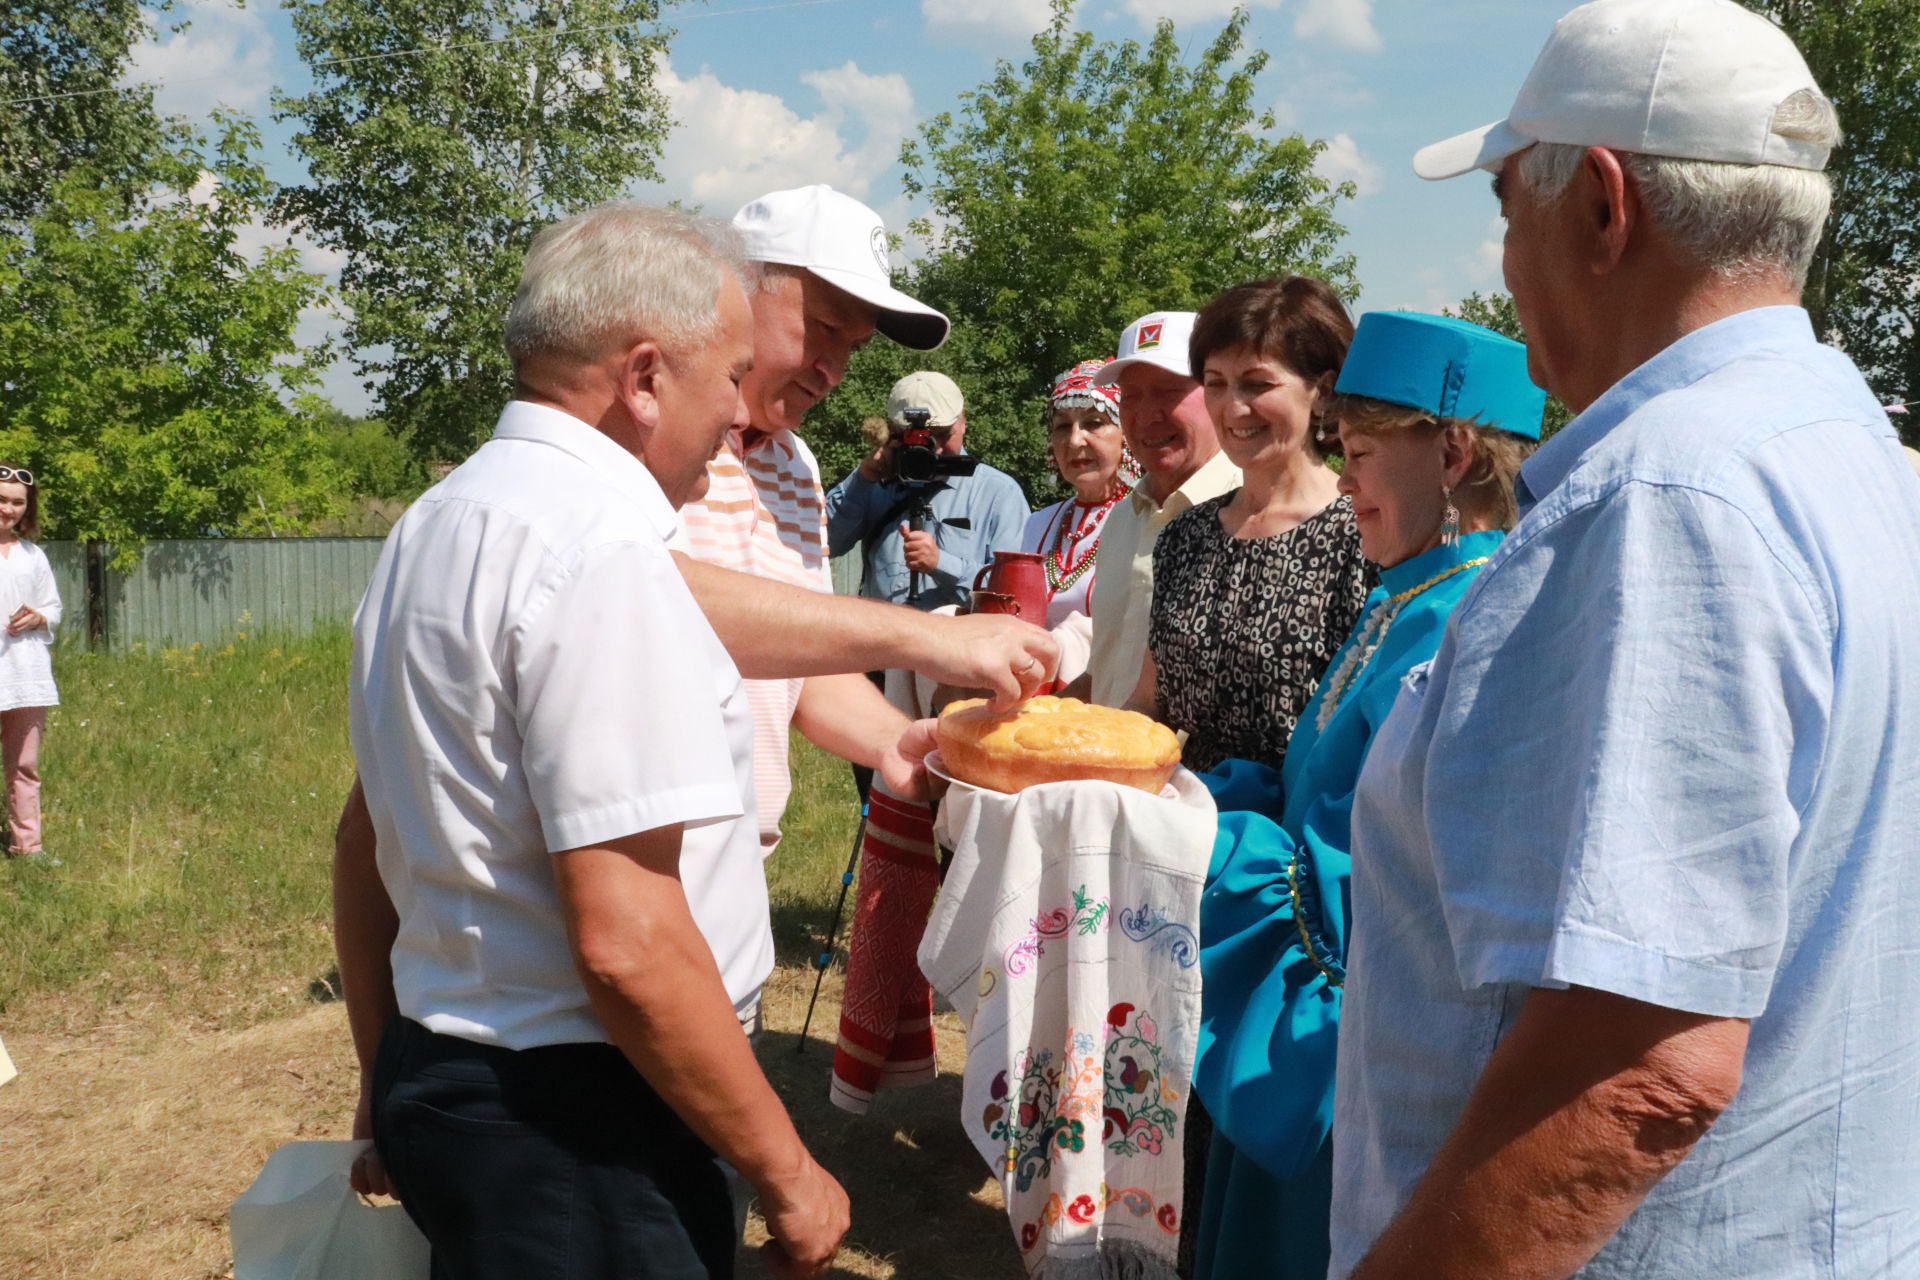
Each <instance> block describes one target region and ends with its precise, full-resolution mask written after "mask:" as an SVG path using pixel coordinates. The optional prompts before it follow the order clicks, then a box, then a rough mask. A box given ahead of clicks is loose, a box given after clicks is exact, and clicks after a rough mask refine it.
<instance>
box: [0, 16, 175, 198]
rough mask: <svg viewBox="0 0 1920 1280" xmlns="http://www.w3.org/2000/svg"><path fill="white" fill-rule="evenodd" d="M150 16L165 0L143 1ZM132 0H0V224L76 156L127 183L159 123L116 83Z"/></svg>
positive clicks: (41, 194)
mask: <svg viewBox="0 0 1920 1280" xmlns="http://www.w3.org/2000/svg"><path fill="white" fill-rule="evenodd" d="M147 7H148V8H150V9H152V10H153V11H154V12H155V14H156V16H158V15H161V14H164V13H165V12H166V11H167V10H169V9H171V8H172V0H160V2H159V3H157V4H149V5H148V6H147ZM141 9H142V6H141V4H140V2H139V0H0V99H4V100H6V101H7V103H8V106H7V108H6V109H5V110H4V111H0V229H5V230H7V231H12V232H18V231H19V230H21V229H22V228H23V227H25V225H26V223H27V220H28V219H30V218H31V217H32V216H33V215H34V214H35V213H36V212H37V211H38V210H39V208H40V206H41V205H42V203H43V202H45V201H46V199H47V198H48V196H49V194H50V193H51V192H52V190H53V186H54V184H55V183H56V182H58V181H59V180H60V179H61V178H62V177H63V176H64V175H66V174H68V173H70V172H72V171H73V170H74V169H75V168H76V167H78V166H81V165H85V166H87V167H88V169H89V170H91V172H92V173H93V174H94V176H95V180H96V181H100V182H104V183H106V184H109V185H112V186H113V187H115V188H116V189H118V190H121V191H127V190H128V189H129V184H130V183H131V182H132V180H133V179H134V178H135V177H136V176H137V175H139V174H140V173H141V172H142V171H143V168H144V166H145V164H146V161H147V159H148V157H150V156H151V155H152V154H153V152H154V150H155V149H156V148H157V147H158V146H159V145H160V143H161V141H162V135H163V133H164V132H165V131H166V130H165V126H164V125H163V124H162V122H161V121H160V120H158V119H157V118H156V117H155V115H154V113H153V95H152V93H151V92H150V91H149V90H148V89H146V88H145V87H143V86H127V85H123V84H122V83H121V81H122V79H123V77H124V74H125V72H126V67H127V58H128V54H129V53H130V51H131V50H132V48H133V44H134V42H135V41H136V40H138V39H139V38H140V35H141V33H142V32H143V31H144V30H145V25H144V24H145V21H146V19H145V18H144V17H143V15H142V12H141Z"/></svg>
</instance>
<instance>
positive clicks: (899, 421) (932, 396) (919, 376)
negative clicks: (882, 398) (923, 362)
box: [887, 369, 967, 427]
mask: <svg viewBox="0 0 1920 1280" xmlns="http://www.w3.org/2000/svg"><path fill="white" fill-rule="evenodd" d="M966 408H967V402H966V400H965V398H964V397H962V396H961V394H960V388H959V387H957V386H955V385H954V381H953V379H952V378H949V377H948V376H947V375H946V374H944V373H935V372H934V371H933V370H931V369H922V370H920V371H919V372H918V373H910V374H908V375H907V376H906V377H904V378H902V379H900V381H898V382H896V383H894V384H893V390H892V391H890V392H888V393H887V421H888V422H891V423H893V424H894V425H895V426H898V427H904V426H906V425H907V419H906V412H907V410H909V409H925V410H926V411H927V425H928V426H930V427H950V426H952V425H953V424H954V423H956V422H958V421H959V420H960V415H961V414H962V413H965V412H966Z"/></svg>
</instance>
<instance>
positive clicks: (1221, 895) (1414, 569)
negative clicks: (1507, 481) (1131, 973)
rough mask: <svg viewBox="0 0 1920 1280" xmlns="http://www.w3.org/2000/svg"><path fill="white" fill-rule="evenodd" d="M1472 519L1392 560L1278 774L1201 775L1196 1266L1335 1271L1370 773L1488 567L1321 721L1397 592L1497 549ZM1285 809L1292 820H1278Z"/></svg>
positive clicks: (1208, 1277) (1457, 576)
mask: <svg viewBox="0 0 1920 1280" xmlns="http://www.w3.org/2000/svg"><path fill="white" fill-rule="evenodd" d="M1504 536H1505V535H1504V534H1502V533H1500V532H1497V531H1495V532H1487V533H1473V534H1468V535H1467V536H1465V537H1463V538H1461V539H1460V540H1459V541H1458V542H1457V543H1456V544H1455V545H1453V546H1451V547H1435V548H1434V549H1433V550H1431V551H1428V552H1426V553H1424V554H1422V555H1418V556H1415V557H1414V558H1413V559H1411V560H1408V561H1406V562H1404V563H1402V564H1397V565H1395V566H1394V567H1393V568H1391V569H1387V570H1385V571H1383V572H1382V573H1381V575H1380V585H1379V587H1377V588H1376V589H1375V590H1374V592H1373V594H1372V595H1371V596H1369V597H1368V599H1367V604H1366V607H1365V609H1363V610H1362V611H1361V615H1360V622H1359V624H1358V625H1357V626H1356V627H1355V629H1354V634H1353V635H1351V636H1349V637H1348V638H1347V642H1346V644H1344V645H1342V646H1341V648H1340V652H1338V653H1337V654H1335V655H1334V657H1333V662H1332V664H1331V665H1330V666H1328V668H1327V674H1326V675H1325V676H1324V677H1322V679H1321V681H1320V687H1319V688H1318V689H1317V690H1316V691H1315V693H1314V695H1313V700H1312V701H1311V702H1309V703H1308V704H1307V707H1306V710H1305V711H1303V712H1302V713H1301V715H1300V724H1299V727H1298V728H1296V729H1295V730H1294V731H1293V737H1292V739H1291V740H1290V741H1289V742H1288V744H1287V755H1286V759H1285V761H1284V767H1283V768H1282V769H1281V770H1280V771H1279V772H1276V771H1275V770H1273V769H1271V768H1269V767H1267V766H1265V765H1259V764H1254V763H1252V762H1251V761H1246V760H1229V761H1227V762H1226V763H1225V764H1223V765H1222V766H1221V767H1220V768H1219V769H1217V770H1215V771H1214V772H1212V773H1209V774H1202V775H1201V778H1202V780H1203V781H1205V782H1206V784H1207V786H1208V788H1209V789H1210V790H1211V791H1212V792H1213V796H1214V802H1215V803H1216V804H1217V805H1218V806H1219V809H1220V828H1219V834H1218V835H1217V836H1216V837H1215V841H1214V849H1213V863H1212V865H1211V867H1210V868H1209V869H1208V873H1207V888H1206V892H1205V894H1204V896H1203V897H1202V898H1201V902H1200V943H1201V946H1200V972H1201V977H1202V981H1203V982H1204V987H1203V989H1202V994H1201V1013H1200V1040H1199V1050H1198V1055H1197V1059H1196V1063H1195V1068H1194V1088H1195V1089H1196V1090H1198V1092H1199V1094H1200V1097H1201V1100H1202V1101H1204V1102H1205V1103H1206V1106H1207V1110H1208V1111H1209V1112H1210V1113H1211V1114H1212V1117H1213V1123H1214V1134H1213V1143H1212V1145H1211V1147H1210V1148H1209V1149H1208V1156H1207V1173H1206V1183H1205V1191H1204V1199H1203V1201H1202V1204H1201V1211H1200V1227H1199V1239H1198V1244H1197V1248H1196V1250H1195V1277H1196V1280H1238V1278H1239V1277H1256V1276H1257V1277H1260V1278H1261V1280H1294V1278H1295V1277H1298V1278H1299V1280H1324V1278H1325V1276H1326V1274H1327V1263H1328V1254H1329V1245H1328V1241H1327V1219H1328V1209H1329V1204H1330V1200H1331V1196H1332V1167H1333V1155H1332V1147H1331V1146H1330V1144H1329V1143H1328V1131H1329V1130H1330V1129H1331V1127H1332V1123H1333V1068H1334V1046H1335V1040H1336V1038H1337V1033H1338V1030H1339V1023H1340V997H1341V984H1342V983H1343V982H1344V981H1345V976H1346V973H1345V968H1344V964H1345V959H1346V953H1347V946H1346V943H1347V923H1348V916H1347V878H1348V872H1349V869H1350V865H1351V864H1350V861H1349V858H1348V843H1349V842H1348V834H1349V826H1348V822H1349V817H1350V815H1351V812H1352V805H1353V788H1354V784H1355V783H1356V782H1357V781H1358V780H1359V777H1360V766H1361V764H1362V763H1364V761H1365V760H1366V755H1367V747H1368V745H1369V744H1370V743H1371V742H1372V740H1373V735H1374V732H1375V731H1376V730H1377V729H1378V728H1379V727H1380V725H1381V723H1382V722H1384V721H1385V720H1386V718H1387V713H1388V712H1389V711H1391V710H1392V708H1393V703H1394V699H1395V698H1396V697H1397V696H1398V694H1399V691H1400V682H1401V680H1402V678H1403V677H1405V676H1406V674H1407V672H1409V671H1410V670H1412V669H1413V668H1414V667H1415V666H1417V665H1419V664H1420V663H1422V662H1425V661H1427V660H1428V659H1430V658H1432V657H1433V655H1434V653H1435V652H1436V651H1437V650H1438V649H1439V647H1440V635H1441V632H1442V631H1444V630H1445V629H1446V625H1447V617H1448V615H1449V614H1451V613H1452V612H1453V608H1454V606H1455V605H1456V604H1458V603H1459V602H1460V599H1461V597H1462V596H1463V595H1465V594H1466V591H1467V587H1468V585H1469V584H1470V583H1471V582H1472V580H1473V578H1474V577H1475V575H1476V574H1477V573H1478V572H1479V566H1477V565H1473V566H1470V567H1465V568H1458V569H1457V571H1456V572H1454V573H1453V574H1452V575H1451V576H1449V577H1447V578H1445V579H1443V580H1442V581H1440V582H1437V583H1435V584H1434V585H1433V586H1431V587H1429V588H1427V589H1426V590H1425V591H1422V592H1421V593H1420V594H1418V595H1416V596H1413V597H1412V598H1410V599H1409V600H1407V601H1406V603H1405V604H1403V605H1402V606H1401V607H1400V611H1399V612H1398V613H1397V614H1396V615H1395V616H1394V618H1393V621H1392V622H1391V624H1390V625H1389V626H1388V627H1387V631H1386V635H1385V636H1384V637H1383V638H1382V639H1381V640H1380V642H1379V645H1378V647H1377V648H1376V649H1375V650H1374V653H1373V657H1372V659H1371V660H1370V661H1369V662H1368V663H1367V665H1366V666H1365V667H1364V668H1363V669H1362V670H1361V671H1360V672H1359V674H1358V675H1355V676H1353V677H1352V679H1351V681H1350V682H1349V683H1348V685H1347V687H1346V688H1345V691H1344V693H1343V695H1342V697H1341V698H1340V700H1339V703H1338V705H1337V707H1336V709H1335V711H1334V713H1333V715H1332V717H1331V718H1330V719H1329V720H1328V721H1327V726H1326V728H1325V729H1324V730H1322V729H1320V728H1319V720H1320V708H1321V705H1322V703H1323V702H1325V700H1326V699H1327V697H1328V694H1329V689H1330V686H1331V684H1332V682H1333V681H1334V680H1335V679H1336V678H1337V677H1338V675H1339V673H1340V670H1341V667H1342V666H1343V664H1345V663H1346V660H1347V656H1348V654H1349V653H1350V652H1351V650H1352V649H1353V648H1354V646H1355V645H1356V644H1357V643H1358V642H1359V640H1360V639H1361V635H1362V632H1363V631H1364V630H1365V629H1366V625H1367V619H1368V618H1369V617H1370V616H1371V615H1372V613H1373V610H1374V607H1375V606H1376V605H1378V604H1380V603H1381V601H1383V600H1386V599H1389V598H1391V597H1393V596H1396V595H1399V594H1400V593H1402V592H1404V591H1407V590H1409V589H1411V588H1413V587H1417V586H1419V585H1420V584H1421V583H1424V582H1427V581H1428V580H1429V579H1432V578H1434V577H1436V576H1438V575H1440V574H1442V573H1445V572H1446V571H1448V570H1449V569H1456V568H1457V567H1458V566H1467V565H1469V562H1471V561H1474V560H1478V559H1480V558H1482V557H1484V556H1488V555H1491V554H1492V553H1493V549H1494V548H1495V547H1497V546H1499V544H1500V540H1501V538H1502V537H1504ZM1276 816H1277V819H1278V820H1277V821H1276V820H1275V819H1276Z"/></svg>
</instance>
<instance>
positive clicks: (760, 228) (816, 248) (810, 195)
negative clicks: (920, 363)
mask: <svg viewBox="0 0 1920 1280" xmlns="http://www.w3.org/2000/svg"><path fill="white" fill-rule="evenodd" d="M733 226H734V229H735V230H736V231H738V232H739V233H740V234H741V236H742V237H743V238H744V239H745V240H746V242H747V257H748V259H749V260H751V261H753V262H774V263H779V264H780V265H782V266H788V267H801V268H803V269H805V270H807V271H810V272H812V273H813V274H814V275H816V276H819V277H820V278H821V279H822V280H825V281H826V282H827V283H828V284H830V285H835V286H837V287H838V288H841V289H844V290H846V291H847V292H848V293H850V294H852V295H853V296H854V297H856V298H858V299H860V301H862V302H866V303H871V304H872V305H873V306H874V308H875V309H877V310H878V311H879V313H880V314H879V316H878V317H877V318H876V321H875V327H876V328H878V329H879V331H880V332H881V333H882V334H884V335H885V336H887V337H889V338H892V339H893V340H894V341H895V342H897V343H899V344H900V345H901V346H903V347H911V348H913V349H914V350H915V351H931V350H933V349H934V348H935V347H937V346H939V345H940V344H941V343H943V342H945V341H946V340H947V330H948V329H949V328H951V327H952V326H951V325H950V324H949V323H948V321H947V318H946V317H945V316H943V315H941V314H940V313H939V312H938V311H935V310H934V309H933V308H932V307H930V306H928V305H927V304H926V303H924V302H920V301H918V300H917V299H914V298H909V297H908V296H907V295H906V294H904V293H902V292H900V291H899V290H898V289H896V288H894V287H893V269H892V266H891V265H890V264H889V263H888V261H887V249H888V240H887V227H886V224H885V223H883V222H882V221H880V215H879V214H877V213H875V212H874V211H873V210H871V209H869V208H867V206H865V205H864V204H861V203H860V202H859V201H858V200H855V199H854V198H853V197H852V196H849V195H843V194H842V193H840V192H838V191H835V190H834V189H833V188H832V187H829V186H824V185H822V186H813V187H796V188H794V189H793V190H791V191H774V192H771V193H769V194H767V195H764V196H761V197H760V198H759V199H758V200H755V201H753V202H752V203H751V204H749V205H747V206H746V207H745V208H743V209H741V210H740V212H739V213H736V214H734V215H733Z"/></svg>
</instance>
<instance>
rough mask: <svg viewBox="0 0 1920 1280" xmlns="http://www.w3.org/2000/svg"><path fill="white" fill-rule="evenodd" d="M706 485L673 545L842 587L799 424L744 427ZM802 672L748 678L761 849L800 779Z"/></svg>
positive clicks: (765, 574)
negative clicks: (790, 754) (795, 745)
mask: <svg viewBox="0 0 1920 1280" xmlns="http://www.w3.org/2000/svg"><path fill="white" fill-rule="evenodd" d="M707 479H708V481H709V482H710V483H709V484H708V487H707V494H706V496H705V497H704V498H701V499H700V500H699V501H697V502H689V503H688V504H687V505H686V506H684V507H682V508H681V509H680V532H679V533H678V534H676V535H675V536H674V539H673V542H672V545H673V547H674V548H675V549H676V550H679V551H684V552H686V553H687V554H688V555H690V556H692V557H693V558H694V559H696V560H701V561H704V562H705V563H707V564H713V565H719V566H720V567H721V568H723V569H736V570H739V571H740V572H742V573H751V574H754V575H756V576H758V577H762V578H771V579H773V580H774V581H776V582H785V583H790V584H792V585H794V586H800V587H811V588H813V589H814V590H816V591H831V590H833V575H832V570H831V569H830V567H829V566H828V563H827V524H826V519H827V517H826V495H825V493H824V492H823V491H822V489H821V487H820V464H819V463H817V462H815V461H814V457H813V451H812V450H811V449H809V448H807V445H806V442H805V441H804V440H802V439H801V438H800V437H799V436H797V435H795V434H794V433H793V432H791V431H787V430H784V429H783V430H779V431H774V432H765V431H758V430H755V429H753V428H748V429H747V430H745V431H736V432H735V433H734V435H733V438H732V440H731V441H730V442H729V445H728V447H727V448H725V449H722V450H721V451H720V454H719V456H718V457H716V458H714V460H713V461H712V462H710V463H708V464H707ZM802 683H803V682H802V681H800V680H748V681H747V682H746V685H747V697H748V700H749V703H750V705H751V707H752V710H753V776H754V789H755V799H756V801H757V808H758V811H759V821H760V847H761V853H762V854H768V853H771V852H773V846H774V845H775V844H777V843H778V842H779V840H780V815H781V814H783V813H784V812H786V808H787V796H788V794H789V793H790V792H791V791H792V789H793V779H792V776H791V773H790V771H789V768H788V763H787V732H788V728H789V726H790V725H791V724H792V723H793V711H794V707H795V706H796V705H797V704H798V703H799V701H800V688H801V685H802Z"/></svg>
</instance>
